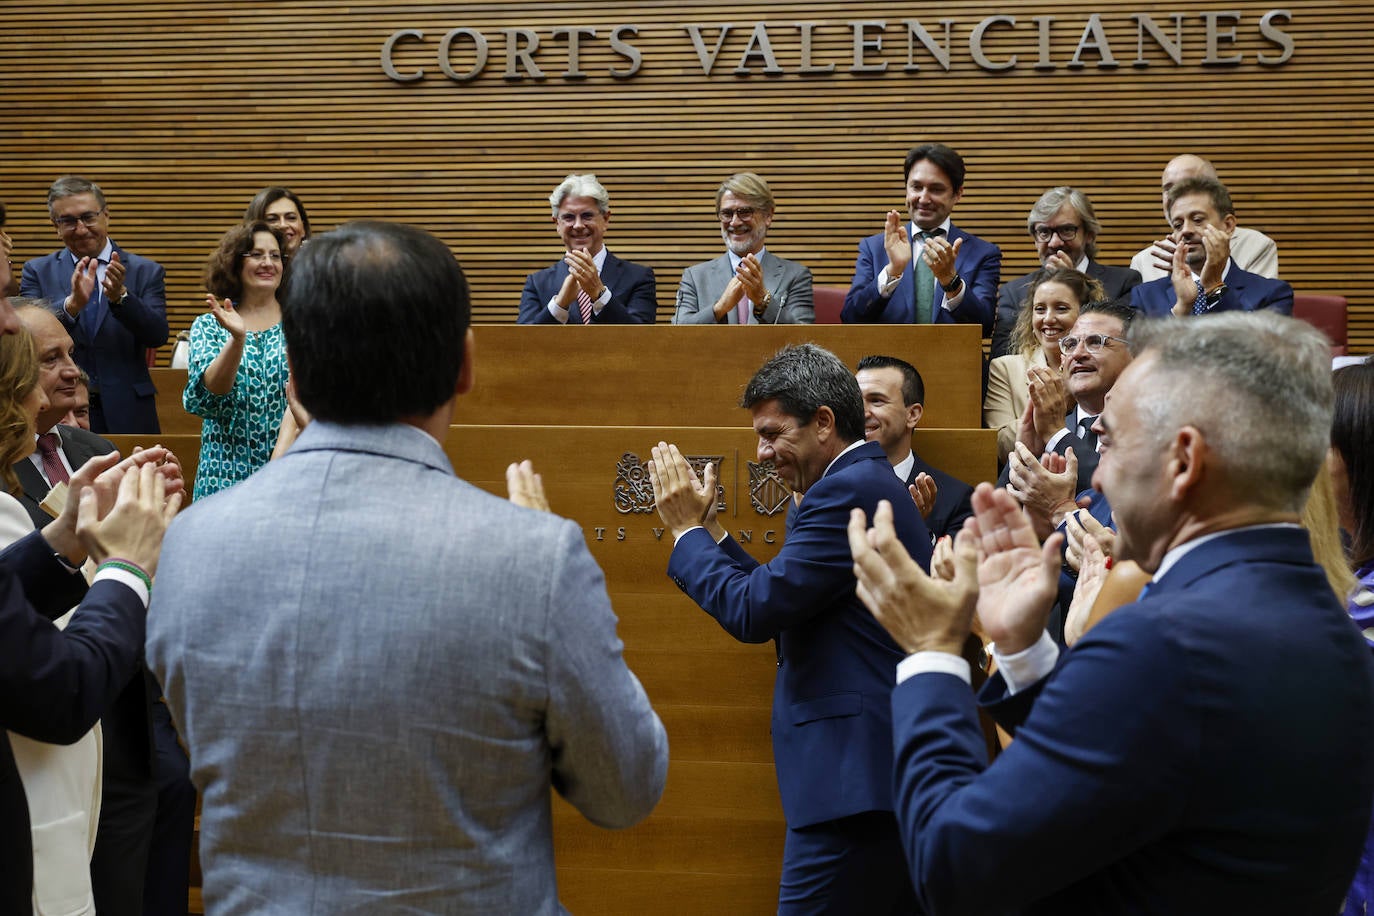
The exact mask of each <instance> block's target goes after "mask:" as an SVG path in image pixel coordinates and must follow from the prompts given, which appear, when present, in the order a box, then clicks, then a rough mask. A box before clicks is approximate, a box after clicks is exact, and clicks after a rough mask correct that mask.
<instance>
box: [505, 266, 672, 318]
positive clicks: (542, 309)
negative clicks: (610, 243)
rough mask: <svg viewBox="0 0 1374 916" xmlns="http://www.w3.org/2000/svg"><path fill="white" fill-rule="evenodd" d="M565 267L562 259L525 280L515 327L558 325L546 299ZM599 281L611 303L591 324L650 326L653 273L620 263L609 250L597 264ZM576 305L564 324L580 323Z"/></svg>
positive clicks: (654, 303) (655, 315) (654, 308)
mask: <svg viewBox="0 0 1374 916" xmlns="http://www.w3.org/2000/svg"><path fill="white" fill-rule="evenodd" d="M567 278H568V265H567V264H564V263H563V261H562V259H559V260H558V261H556V262H554V263H553V264H551V265H550V266H548V267H545V268H544V269H543V270H541V271H538V272H537V273H532V274H530V275H529V276H528V277H526V278H525V289H524V290H523V291H522V292H521V293H520V318H519V320H518V321H517V324H558V321H557V320H556V319H555V318H554V317H553V316H552V315H550V314H549V300H550V299H552V298H553V297H554V296H555V295H557V294H558V291H559V290H560V289H562V288H563V281H564V280H566V279H567ZM601 282H602V283H604V284H606V288H607V289H609V290H610V291H611V300H610V301H609V302H607V303H606V306H605V307H604V308H603V309H602V310H601V312H600V313H599V314H596V315H593V316H592V324H653V323H654V321H655V320H657V318H658V296H657V294H656V292H655V280H654V271H653V269H652V268H650V267H645V266H644V265H643V264H636V263H634V262H633V261H622V260H621V259H620V258H617V257H616V256H615V255H613V254H611V253H610V252H609V251H607V252H606V261H605V263H603V264H602V265H601ZM581 323H582V317H581V315H579V314H578V311H577V303H576V302H574V303H573V306H572V308H571V309H569V315H568V324H581Z"/></svg>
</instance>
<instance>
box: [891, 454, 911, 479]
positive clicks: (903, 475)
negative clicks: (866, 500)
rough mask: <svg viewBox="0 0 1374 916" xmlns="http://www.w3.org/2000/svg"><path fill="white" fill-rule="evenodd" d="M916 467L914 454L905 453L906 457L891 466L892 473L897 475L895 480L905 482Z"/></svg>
mask: <svg viewBox="0 0 1374 916" xmlns="http://www.w3.org/2000/svg"><path fill="white" fill-rule="evenodd" d="M915 467H916V453H915V452H907V453H906V457H905V458H903V459H902V460H901V461H899V462H897V463H896V464H894V465H893V466H892V472H893V473H894V474H896V475H897V479H898V480H900V481H902V482H905V481H906V479H907V478H908V477H910V476H911V471H912V469H913V468H915Z"/></svg>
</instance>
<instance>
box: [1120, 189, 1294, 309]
mask: <svg viewBox="0 0 1374 916" xmlns="http://www.w3.org/2000/svg"><path fill="white" fill-rule="evenodd" d="M1166 200H1167V201H1168V207H1167V209H1168V211H1169V221H1170V223H1171V224H1172V225H1173V227H1174V233H1173V239H1174V241H1175V242H1176V243H1178V247H1177V248H1175V249H1174V268H1173V272H1172V273H1171V274H1169V275H1168V276H1165V277H1160V278H1159V279H1158V280H1151V281H1150V282H1149V283H1142V284H1141V285H1140V286H1137V287H1136V288H1135V289H1133V290H1131V305H1132V306H1133V307H1134V308H1136V309H1138V310H1139V311H1140V312H1142V313H1144V314H1146V315H1149V316H1150V317H1152V318H1168V317H1171V316H1172V317H1187V316H1189V315H1211V314H1214V313H1216V312H1234V311H1243V312H1254V311H1258V310H1260V309H1269V310H1271V311H1275V312H1279V313H1280V314H1283V315H1291V314H1293V287H1291V286H1289V285H1288V284H1287V283H1285V282H1284V281H1282V280H1271V279H1269V278H1268V277H1261V276H1260V275H1259V274H1252V273H1250V272H1249V271H1245V270H1241V269H1240V268H1239V267H1238V266H1236V262H1235V261H1233V260H1231V233H1233V232H1234V231H1235V229H1236V210H1235V207H1234V206H1233V205H1232V203H1231V192H1230V191H1228V190H1226V186H1225V185H1223V184H1222V183H1221V182H1219V181H1217V180H1216V179H1214V178H1186V179H1184V180H1183V181H1180V182H1178V183H1176V184H1174V185H1173V186H1172V187H1171V188H1170V189H1169V193H1168V196H1167V198H1166Z"/></svg>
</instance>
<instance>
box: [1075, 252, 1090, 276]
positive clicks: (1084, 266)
mask: <svg viewBox="0 0 1374 916" xmlns="http://www.w3.org/2000/svg"><path fill="white" fill-rule="evenodd" d="M1073 269H1074V270H1076V271H1078V272H1079V273H1081V274H1085V273H1087V272H1088V256H1087V255H1086V254H1085V255H1083V257H1081V258H1079V259H1078V263H1077V264H1075V265H1073Z"/></svg>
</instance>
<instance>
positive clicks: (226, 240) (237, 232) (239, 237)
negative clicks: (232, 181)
mask: <svg viewBox="0 0 1374 916" xmlns="http://www.w3.org/2000/svg"><path fill="white" fill-rule="evenodd" d="M259 232H267V233H270V234H271V236H272V237H273V238H274V239H276V240H277V247H278V248H279V249H280V250H281V258H282V260H281V285H280V286H278V287H277V291H278V295H280V292H281V287H282V286H285V285H286V277H287V273H288V271H289V270H290V267H289V265H290V260H289V259H288V258H287V257H286V237H285V236H283V235H282V234H281V232H280V231H279V230H277V229H274V228H273V227H271V226H269V225H267V223H265V222H263V221H262V220H256V221H254V222H251V223H240V224H239V225H237V226H235V227H234V228H233V229H230V230H229V231H228V232H226V233H224V235H223V236H221V237H220V240H219V247H217V248H216V249H215V251H214V253H213V254H211V255H210V259H209V260H208V261H206V262H205V271H204V273H203V277H204V280H205V288H206V289H207V290H209V291H210V292H212V293H214V294H215V295H216V296H217V297H219V298H220V299H232V300H233V301H234V302H235V303H236V304H237V303H238V301H239V298H240V297H241V296H242V295H243V271H241V270H240V269H239V266H240V265H241V264H242V263H243V259H244V257H245V256H246V255H247V254H248V252H250V251H252V250H253V237H254V236H255V235H257V234H258V233H259Z"/></svg>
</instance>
